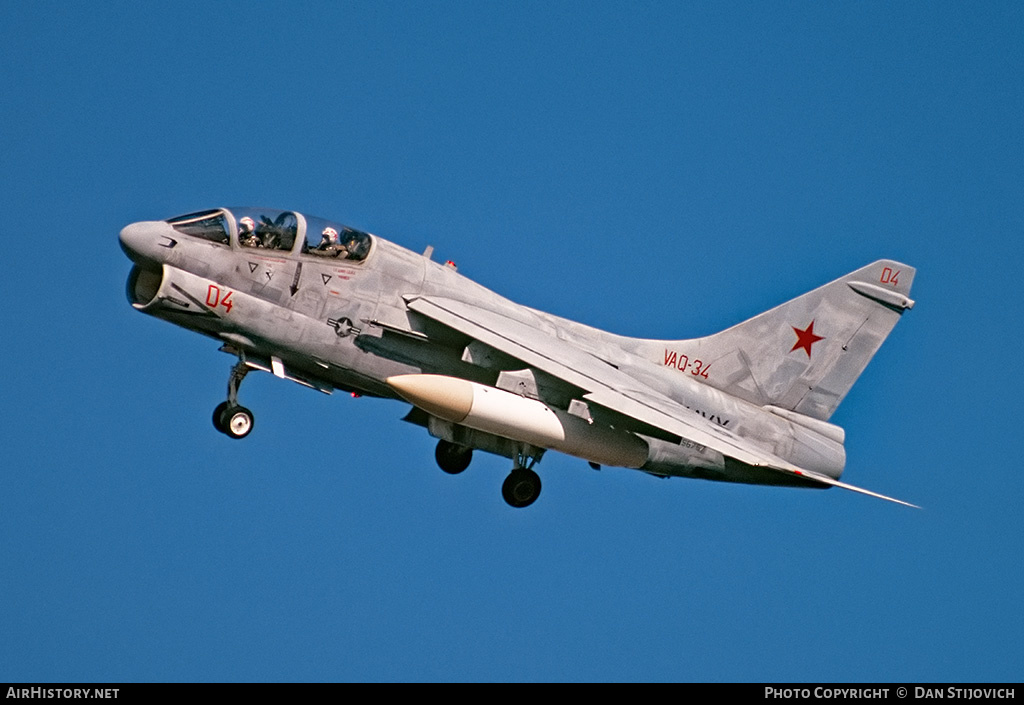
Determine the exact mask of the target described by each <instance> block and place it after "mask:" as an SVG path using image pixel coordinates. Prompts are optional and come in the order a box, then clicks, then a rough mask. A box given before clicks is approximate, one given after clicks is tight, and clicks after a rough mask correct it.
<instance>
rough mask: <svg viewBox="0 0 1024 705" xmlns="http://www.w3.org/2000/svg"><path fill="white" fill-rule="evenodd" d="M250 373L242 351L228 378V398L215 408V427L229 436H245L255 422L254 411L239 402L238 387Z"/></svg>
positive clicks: (235, 437) (237, 437)
mask: <svg viewBox="0 0 1024 705" xmlns="http://www.w3.org/2000/svg"><path fill="white" fill-rule="evenodd" d="M248 373H249V366H248V365H247V364H246V362H245V354H244V353H241V352H240V353H239V354H238V362H237V363H236V364H235V366H234V367H232V368H231V376H230V377H229V378H228V400H227V401H223V402H221V403H220V404H218V405H217V408H216V409H214V410H213V427H214V428H215V429H217V430H218V431H220V432H221V433H223V434H224V435H226V436H227V437H228V438H234V439H242V438H245V437H246V436H248V435H249V433H250V432H251V431H252V428H253V425H254V424H255V419H254V418H253V415H252V412H251V411H249V410H248V409H246V408H245V407H244V406H240V405H239V403H238V388H239V387H240V386H241V384H242V380H243V379H245V375H247V374H248Z"/></svg>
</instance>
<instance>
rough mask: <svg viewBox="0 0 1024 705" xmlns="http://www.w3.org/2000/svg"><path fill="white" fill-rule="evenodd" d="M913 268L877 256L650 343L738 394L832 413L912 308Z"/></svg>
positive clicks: (661, 357)
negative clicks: (691, 334)
mask: <svg viewBox="0 0 1024 705" xmlns="http://www.w3.org/2000/svg"><path fill="white" fill-rule="evenodd" d="M914 273H915V270H914V268H913V267H909V266H907V265H905V264H901V263H899V262H894V261H892V260H879V261H878V262H875V263H873V264H869V265H868V266H866V267H862V268H861V269H858V270H857V271H855V272H851V273H850V274H847V275H846V276H845V277H840V278H839V279H836V280H835V281H833V282H831V283H829V284H826V285H825V286H822V287H819V288H817V289H815V290H813V291H810V292H808V293H806V294H804V295H803V296H799V297H797V298H795V299H793V300H792V301H789V302H787V303H784V304H782V305H781V306H777V307H775V308H773V309H771V310H769V311H766V312H764V313H762V314H760V315H758V316H755V317H754V318H751V319H750V320H747V321H744V322H743V323H740V324H739V325H736V326H733V327H732V328H729V329H727V330H724V331H722V332H721V333H716V334H715V335H710V336H707V337H705V338H695V339H692V340H679V341H645V344H644V346H645V347H644V349H645V351H647V355H648V356H649V357H651V358H652V359H654V360H656V361H657V363H658V364H664V365H666V366H673V367H677V368H678V369H680V370H684V371H688V372H689V373H690V374H691V375H693V376H694V378H695V379H697V380H699V381H701V382H704V383H705V384H708V385H711V386H713V387H716V388H718V389H721V390H722V391H725V392H728V393H729V394H732V395H734V396H738V397H740V398H742V399H746V400H747V401H750V402H753V403H755V404H758V405H765V404H772V405H774V406H777V407H780V408H782V409H789V410H792V411H796V412H798V413H801V414H805V415H807V416H810V417H813V418H816V419H822V420H827V419H828V418H829V417H830V416H832V413H833V412H834V411H835V410H836V407H838V406H839V403H840V402H841V401H842V400H843V398H844V397H845V396H846V394H847V392H849V391H850V388H851V387H852V386H853V383H854V382H856V381H857V378H858V377H859V376H860V374H861V372H863V371H864V368H865V367H866V366H867V364H868V362H869V361H870V360H871V358H872V357H873V356H874V354H875V352H877V350H878V348H879V347H881V345H882V343H883V342H884V341H885V338H886V336H888V335H889V332H890V331H891V330H892V329H893V326H895V325H896V321H898V320H899V318H900V316H901V315H902V314H903V312H904V311H906V310H908V309H910V308H912V307H913V305H914V302H913V301H912V300H911V299H910V298H909V294H910V285H911V283H913V280H914ZM684 361H685V362H684Z"/></svg>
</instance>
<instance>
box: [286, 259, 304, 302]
mask: <svg viewBox="0 0 1024 705" xmlns="http://www.w3.org/2000/svg"><path fill="white" fill-rule="evenodd" d="M301 276H302V262H299V263H298V264H296V265H295V278H294V279H292V285H291V287H290V288H289V291H291V292H292V296H295V292H296V291H298V290H299V277H301Z"/></svg>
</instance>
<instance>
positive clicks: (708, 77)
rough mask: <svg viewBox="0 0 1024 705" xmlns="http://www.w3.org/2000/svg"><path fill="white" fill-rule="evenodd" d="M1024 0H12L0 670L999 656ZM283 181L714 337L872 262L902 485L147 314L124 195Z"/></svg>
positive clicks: (694, 673) (172, 209)
mask: <svg viewBox="0 0 1024 705" xmlns="http://www.w3.org/2000/svg"><path fill="white" fill-rule="evenodd" d="M1022 37H1024V6H1022V5H1021V4H1020V3H1015V2H986V3H978V4H971V3H947V2H928V3H924V2H918V3H909V2H908V3H888V2H848V3H824V4H823V3H815V2H796V3H793V2H773V3H722V2H709V3H676V2H663V3H650V2H623V3H589V2H588V3H583V2H579V3H565V2H514V3H477V2H465V3H462V2H443V3H429V2H389V3H381V2H365V3H351V2H344V3H342V2H330V3H261V2H257V3H253V2H244V3H243V2H218V3H212V4H211V3H196V4H194V5H190V4H187V3H98V4H97V3H74V2H52V3H47V2H6V3H2V4H0V96H2V97H0V203H2V204H3V213H4V216H5V217H4V220H3V242H4V243H5V248H4V250H3V257H2V262H3V275H2V276H0V294H2V299H3V302H4V303H3V308H2V310H0V324H2V328H0V330H2V333H0V336H2V337H0V341H2V345H0V362H2V364H3V373H2V377H0V451H2V454H0V635H2V636H0V681H4V680H15V681H48V680H55V681H136V680H137V681H165V680H172V681H174V680H186V681H192V680H213V681H221V680H229V681H234V680H273V681H278V680H327V681H346V680H520V679H522V680H606V679H607V680H683V681H691V680H695V681H744V680H754V681H761V680H765V681H802V680H819V679H820V680H838V681H893V682H900V681H908V682H913V681H933V680H934V681H950V680H952V681H957V680H967V681H975V680H977V681H1003V680H1010V681H1019V680H1020V679H1021V676H1022V663H1024V646H1022V641H1021V634H1022V633H1024V617H1022V608H1021V594H1022V593H1024V577H1022V570H1024V569H1022V549H1024V540H1022V534H1024V531H1022V522H1021V518H1020V517H1021V510H1020V508H1021V505H1022V501H1024V492H1022V481H1021V478H1022V474H1024V473H1022V469H1021V463H1020V458H1019V455H1020V448H1021V437H1020V433H1019V430H1020V425H1021V421H1022V417H1021V412H1020V406H1021V399H1022V396H1024V389H1022V385H1021V382H1020V371H1019V367H1020V361H1021V343H1022V339H1021V324H1020V321H1021V315H1022V305H1021V304H1022V297H1021V293H1020V279H1021V276H1020V262H1021V257H1022V247H1021V242H1022V237H1024V216H1022V203H1024V189H1022V184H1024V149H1022V147H1024V61H1022V58H1024V57H1022V54H1024V41H1022ZM236 204H252V205H261V206H266V207H279V208H294V209H298V210H303V211H305V212H308V213H311V214H314V215H320V216H324V217H328V218H332V219H336V220H339V221H342V222H346V223H349V224H351V225H354V226H357V227H361V228H363V229H366V230H370V231H372V232H375V233H377V234H379V235H382V236H384V237H387V238H389V239H391V240H394V241H396V242H398V243H400V244H403V245H405V246H407V247H409V248H411V249H413V250H417V251H421V250H422V249H423V248H424V247H425V246H426V245H428V244H432V245H434V247H435V248H436V253H437V254H436V255H435V257H437V258H441V259H453V260H455V261H457V262H458V264H459V266H460V271H461V272H463V273H465V274H467V275H469V276H470V277H473V278H474V279H476V280H478V281H480V282H481V283H483V284H485V285H487V286H489V287H490V288H492V289H495V290H496V291H498V292H500V293H502V294H504V295H506V296H509V297H511V298H513V299H515V300H517V301H520V302H522V303H525V304H528V305H531V306H534V307H537V308H542V309H545V310H548V311H552V312H554V313H557V314H560V315H563V316H567V317H570V318H573V319H576V320H580V321H583V322H585V323H588V324H591V325H595V326H600V327H603V328H607V329H610V330H612V331H615V332H618V333H623V334H629V335H641V336H650V337H665V338H677V337H691V336H696V335H703V334H706V333H710V332H714V331H716V330H719V329H722V328H725V327H726V326H728V325H731V324H733V323H735V322H738V321H740V320H743V319H745V318H747V317H749V316H751V315H754V314H755V313H758V312H760V311H761V310H764V309H766V308H768V307H770V306H773V305H775V304H777V303H780V302H782V301H784V300H786V299H789V298H791V297H792V296H795V295H797V294H799V293H802V292H803V291H805V290H808V289H810V288H812V287H815V286H818V285H820V284H822V283H824V282H826V281H829V280H831V279H833V278H835V277H837V276H840V275H842V274H845V273H846V272H848V271H851V270H853V269H856V268H858V267H860V266H862V265H864V264H866V263H868V262H870V261H873V260H874V259H877V258H880V257H890V258H895V259H899V260H902V261H905V262H907V263H910V264H912V265H914V266H916V267H917V268H918V277H917V281H916V282H915V285H914V291H913V296H914V298H915V299H917V301H918V305H917V307H916V308H915V309H914V310H913V311H911V312H910V313H909V314H908V315H906V316H905V317H904V319H903V320H902V321H901V322H900V324H899V325H898V326H897V328H896V330H895V331H894V333H893V335H892V336H891V337H890V339H889V340H888V342H887V343H886V345H885V346H884V347H883V348H882V350H881V352H880V353H879V354H878V355H877V357H876V358H875V360H874V361H873V363H872V364H871V365H870V366H869V368H868V369H867V371H866V372H865V374H864V375H863V377H862V378H861V381H860V382H859V383H858V385H857V386H856V387H854V390H853V392H852V393H851V394H850V396H849V397H848V398H847V400H846V401H845V402H844V404H843V405H842V406H841V407H840V409H839V411H838V413H837V415H836V416H835V417H834V420H835V421H836V422H838V423H840V424H841V425H843V426H844V427H845V428H846V430H847V439H848V441H847V455H848V463H847V471H846V474H845V475H844V479H845V480H848V481H849V482H851V483H853V484H857V485H861V486H864V487H868V488H871V489H874V490H877V491H879V492H883V493H886V494H891V495H893V496H896V497H900V498H902V499H906V500H908V501H911V502H915V503H917V504H920V505H922V506H923V507H924V509H923V510H921V511H915V510H911V509H906V508H903V507H898V506H896V505H892V504H888V503H885V502H881V501H877V500H874V499H870V498H867V497H862V496H859V495H854V494H851V493H846V492H842V491H839V490H831V491H827V492H815V491H799V490H786V489H771V488H762V487H744V486H731V485H718V484H713V483H707V482H700V481H689V480H671V481H660V480H656V479H654V478H651V477H648V476H645V475H643V474H640V473H635V472H630V471H626V470H615V469H606V470H604V471H602V472H599V473H596V472H593V471H591V470H589V469H588V467H587V465H586V463H585V462H583V461H580V460H576V459H573V458H569V457H565V456H558V455H556V454H550V455H549V456H548V457H546V458H545V459H544V462H543V463H542V464H541V465H540V470H541V474H542V477H543V480H544V493H543V495H542V496H541V498H540V499H539V500H538V502H537V503H536V504H535V505H533V506H532V507H530V508H529V509H527V510H525V511H515V510H512V509H510V508H509V507H507V506H506V505H505V504H504V503H503V502H502V500H501V497H500V492H499V488H500V485H501V481H502V479H503V478H504V476H505V474H506V472H507V470H508V461H506V460H505V459H502V458H497V457H493V456H479V457H478V458H477V459H476V460H475V461H474V464H473V466H472V467H471V468H470V470H469V471H467V472H466V473H465V474H463V475H461V476H458V477H450V476H447V475H444V474H443V473H441V472H440V471H439V470H438V469H437V467H436V466H435V465H434V460H433V446H434V441H433V439H431V438H430V437H429V436H428V435H427V434H426V433H425V432H423V431H422V430H421V429H419V428H417V427H413V426H410V425H408V424H404V423H402V422H401V421H400V420H399V419H400V417H401V416H402V415H404V413H405V411H406V408H407V407H405V406H404V405H401V404H398V403H395V402H383V401H378V400H372V399H351V398H349V397H348V396H346V395H343V394H336V395H334V396H332V397H327V396H324V395H320V394H317V393H315V392H312V391H309V390H306V389H303V388H300V387H298V386H297V385H292V384H289V383H286V382H282V381H280V380H277V379H274V378H273V377H271V376H269V375H253V376H251V377H250V378H249V379H247V380H246V383H245V385H244V387H243V390H242V400H243V401H244V402H245V403H246V405H247V406H249V407H250V408H252V409H253V410H254V411H255V413H256V419H257V420H256V429H255V431H254V432H253V434H252V435H251V436H250V437H249V438H248V439H246V440H245V441H243V442H234V441H231V440H229V439H227V438H225V437H224V436H222V435H220V434H218V433H216V432H215V431H214V429H213V427H212V426H211V424H210V413H211V410H212V408H213V407H214V405H216V404H217V403H218V402H219V401H221V400H222V399H223V398H224V388H225V384H226V381H227V374H228V371H229V369H230V366H231V364H232V360H231V358H229V357H228V356H226V355H224V354H222V353H219V352H217V350H216V347H217V346H216V344H214V343H213V342H211V341H209V340H206V339H204V338H201V337H199V336H197V335H195V334H192V333H188V332H187V331H184V330H181V329H178V328H175V327H173V326H171V325H169V324H166V323H163V322H160V321H157V320H155V319H151V318H148V317H146V316H143V315H140V314H138V313H136V312H134V311H133V310H132V309H131V308H130V307H129V305H128V303H127V302H126V300H125V296H124V281H125V277H126V275H127V273H128V270H129V262H128V260H127V259H126V258H125V257H124V256H123V254H122V253H121V251H120V249H119V248H118V245H117V233H118V231H119V230H120V228H121V227H122V226H124V225H125V224H127V223H129V222H131V221H136V220H143V219H157V218H164V217H169V216H171V215H175V214H179V213H184V212H188V211H192V210H197V209H202V208H206V207H210V206H218V205H236Z"/></svg>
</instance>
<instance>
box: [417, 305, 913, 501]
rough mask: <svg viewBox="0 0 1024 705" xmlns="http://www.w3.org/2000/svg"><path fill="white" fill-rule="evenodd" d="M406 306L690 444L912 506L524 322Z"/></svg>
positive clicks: (460, 308)
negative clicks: (816, 465)
mask: <svg viewBox="0 0 1024 705" xmlns="http://www.w3.org/2000/svg"><path fill="white" fill-rule="evenodd" d="M406 303H407V306H408V308H409V309H410V310H412V311H415V312H417V313H419V314H421V315H423V316H426V317H428V318H431V319H433V320H435V321H437V322H439V323H442V324H444V325H446V326H448V327H449V328H452V329H454V330H457V331H459V332H460V333H463V334H465V335H468V336H470V337H472V338H474V339H476V340H479V341H480V342H481V343H484V344H485V345H489V346H490V347H492V348H495V349H496V350H500V351H501V352H503V353H505V354H507V355H511V356H512V357H514V358H516V359H518V360H522V361H523V362H524V363H525V364H527V365H529V366H531V367H535V368H537V369H539V370H542V371H543V372H546V373H547V374H550V375H552V376H554V377H557V378H559V379H562V380H564V381H565V382H567V383H569V384H571V385H573V386H576V387H579V388H580V389H582V390H584V392H585V394H584V399H586V400H588V401H590V402H592V403H594V404H598V405H600V406H602V407H605V408H607V409H610V410H612V411H615V412H618V413H620V414H623V415H625V416H628V417H630V418H633V419H636V420H637V421H640V422H642V423H644V424H647V425H650V426H654V427H655V428H658V429H661V430H662V431H665V432H667V433H669V434H672V435H674V436H678V437H679V438H684V439H686V440H688V441H691V442H693V443H698V444H700V445H704V446H707V447H709V448H712V449H714V450H717V451H718V452H720V453H722V454H723V455H726V456H728V457H730V458H734V459H735V460H738V461H740V462H742V463H745V464H747V465H750V466H753V467H758V468H764V469H765V470H766V471H768V472H779V473H783V474H787V475H792V476H796V477H799V478H801V479H803V480H807V481H808V482H810V483H812V484H813V483H818V484H823V485H829V486H832V487H841V488H843V489H848V490H852V491H854V492H860V493H862V494H867V495H870V496H872V497H878V498H880V499H885V500H888V501H891V502H896V503H898V504H904V505H907V506H911V507H913V506H915V505H912V504H908V503H907V502H903V501H901V500H898V499H893V498H892V497H886V496H885V495H881V494H877V493H875V492H871V491H869V490H864V489H861V488H858V487H854V486H852V485H848V484H846V483H843V482H839V481H838V480H834V479H832V478H831V477H827V476H824V475H821V474H819V473H815V472H811V471H808V470H804V469H802V468H799V467H797V466H795V465H793V464H792V463H789V462H787V461H786V460H783V459H782V458H779V457H778V456H776V455H774V454H772V453H770V452H768V451H766V450H765V449H763V448H760V447H759V446H757V445H756V444H753V443H751V442H749V441H748V440H746V439H742V438H739V437H738V436H735V435H734V434H732V433H730V432H729V431H727V430H726V429H724V428H721V427H720V426H718V425H716V424H712V423H710V422H707V421H705V420H704V419H703V418H702V417H700V416H697V415H695V414H694V413H693V412H692V411H689V410H688V409H687V408H686V407H685V406H683V405H682V404H680V403H679V402H677V401H674V400H673V399H671V398H669V397H667V396H665V395H664V394H662V393H660V392H658V391H657V390H655V389H653V388H651V387H649V386H647V385H645V384H643V383H641V382H638V381H637V380H636V379H634V378H633V377H631V376H629V375H627V374H625V373H624V372H620V371H619V370H618V369H617V368H616V367H614V366H613V365H610V364H608V363H607V362H604V361H602V360H600V359H598V358H596V357H594V356H593V355H590V354H589V353H587V352H585V351H583V350H581V349H580V348H578V347H576V346H574V345H572V344H571V343H569V342H566V341H563V340H561V339H559V338H557V337H555V336H552V335H548V334H547V333H544V332H542V331H539V330H537V329H536V328H533V327H531V326H529V325H527V324H525V323H522V322H519V321H516V320H513V319H511V318H508V317H506V316H503V315H501V314H499V313H495V312H492V311H488V310H485V309H481V308H479V307H476V306H473V305H472V304H468V303H465V302H462V301H457V300H454V299H447V298H441V297H432V296H410V297H406Z"/></svg>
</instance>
